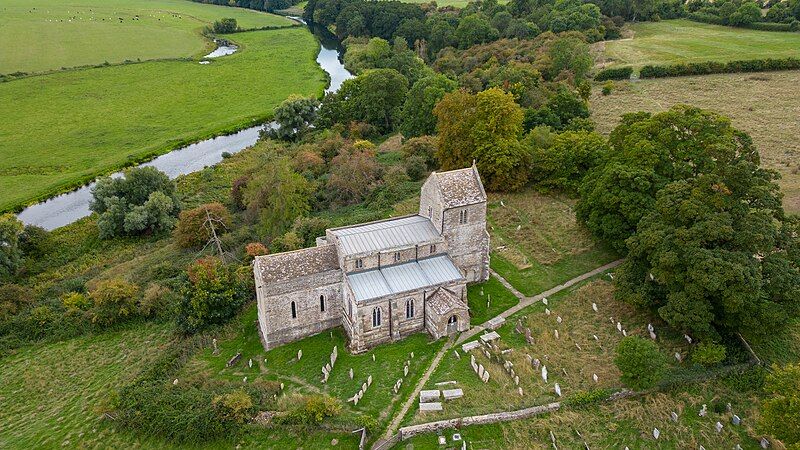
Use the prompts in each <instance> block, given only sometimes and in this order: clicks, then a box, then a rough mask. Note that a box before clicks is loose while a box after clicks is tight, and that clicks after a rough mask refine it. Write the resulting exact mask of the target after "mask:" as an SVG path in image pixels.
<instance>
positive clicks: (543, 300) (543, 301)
mask: <svg viewBox="0 0 800 450" xmlns="http://www.w3.org/2000/svg"><path fill="white" fill-rule="evenodd" d="M542 303H544V304H545V306H547V303H548V301H547V297H545V298H543V299H542Z"/></svg>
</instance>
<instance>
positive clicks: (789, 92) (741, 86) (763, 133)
mask: <svg viewBox="0 0 800 450" xmlns="http://www.w3.org/2000/svg"><path fill="white" fill-rule="evenodd" d="M616 84H617V87H618V88H617V89H616V90H615V91H614V92H613V93H612V94H611V95H608V96H603V95H601V93H600V88H599V87H598V88H597V89H595V91H594V92H593V94H592V98H591V107H592V118H593V119H594V120H595V121H596V122H597V125H598V130H599V131H601V132H603V133H609V132H610V131H611V130H612V129H613V128H614V127H615V126H616V125H617V124H618V123H619V118H620V116H621V115H622V114H624V113H629V112H635V111H649V112H660V111H665V110H667V109H669V108H670V107H672V106H674V105H676V104H690V105H693V106H698V107H701V108H705V109H711V110H714V111H717V112H719V113H721V114H723V115H725V116H728V117H730V118H731V120H732V121H733V125H734V126H735V127H737V128H739V129H741V130H743V131H746V132H747V133H749V134H750V136H751V137H752V138H753V142H754V143H755V145H756V147H757V148H758V150H759V152H760V153H761V157H762V164H763V165H764V166H765V167H768V168H770V169H774V170H777V171H778V172H780V174H781V176H782V179H781V180H780V181H779V184H780V186H781V189H782V190H783V192H784V194H785V195H786V197H785V198H784V202H783V203H784V207H785V208H786V209H787V211H790V212H793V213H800V140H799V139H797V136H798V135H800V120H798V117H800V89H798V88H797V87H798V86H800V71H786V72H769V73H755V74H752V73H751V74H722V75H708V76H698V77H677V78H662V79H658V80H641V81H637V82H621V83H619V82H618V83H616Z"/></svg>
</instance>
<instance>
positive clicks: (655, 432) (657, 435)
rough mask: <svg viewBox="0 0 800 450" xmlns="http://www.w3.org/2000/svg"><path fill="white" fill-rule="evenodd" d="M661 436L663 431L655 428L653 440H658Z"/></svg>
mask: <svg viewBox="0 0 800 450" xmlns="http://www.w3.org/2000/svg"><path fill="white" fill-rule="evenodd" d="M659 436H661V431H659V430H658V428H653V438H655V439H658V437H659Z"/></svg>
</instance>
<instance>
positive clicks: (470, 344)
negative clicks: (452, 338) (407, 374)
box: [412, 341, 480, 358]
mask: <svg viewBox="0 0 800 450" xmlns="http://www.w3.org/2000/svg"><path fill="white" fill-rule="evenodd" d="M479 345H480V344H479V343H478V341H469V342H467V343H464V344H462V345H461V350H462V351H463V352H464V353H467V352H469V351H470V350H472V349H474V348H477V347H478V346H479ZM412 358H413V356H412Z"/></svg>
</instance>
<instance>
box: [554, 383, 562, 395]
mask: <svg viewBox="0 0 800 450" xmlns="http://www.w3.org/2000/svg"><path fill="white" fill-rule="evenodd" d="M553 389H554V390H555V391H556V394H557V395H558V396H559V397H561V386H559V385H558V383H556V385H555V386H553Z"/></svg>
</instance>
